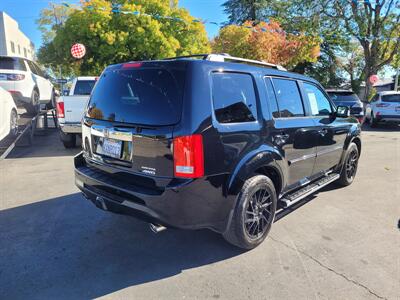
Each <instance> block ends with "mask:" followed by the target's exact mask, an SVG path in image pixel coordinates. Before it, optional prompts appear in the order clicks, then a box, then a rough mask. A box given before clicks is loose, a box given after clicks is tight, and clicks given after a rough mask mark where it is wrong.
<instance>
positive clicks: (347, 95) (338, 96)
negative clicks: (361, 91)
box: [328, 92, 360, 102]
mask: <svg viewBox="0 0 400 300" xmlns="http://www.w3.org/2000/svg"><path fill="white" fill-rule="evenodd" d="M328 95H329V96H330V97H331V99H332V100H333V101H349V102H358V101H360V99H359V98H358V96H357V95H356V94H354V93H353V92H340V93H335V92H329V93H328Z"/></svg>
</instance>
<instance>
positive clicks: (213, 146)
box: [75, 54, 361, 249]
mask: <svg viewBox="0 0 400 300" xmlns="http://www.w3.org/2000/svg"><path fill="white" fill-rule="evenodd" d="M82 122H83V124H82V133H83V136H82V138H83V152H82V153H80V154H78V155H77V156H76V157H75V175H76V185H77V186H78V187H79V188H80V189H81V190H82V192H83V193H84V195H85V197H86V198H87V199H89V200H91V201H92V202H93V203H94V204H95V205H96V206H97V207H99V208H101V209H104V210H107V211H111V212H115V213H123V214H129V215H133V216H136V217H138V218H141V219H144V220H146V221H148V222H150V223H151V226H152V228H153V230H155V231H159V230H162V229H164V228H165V227H175V228H184V229H198V228H209V229H212V230H214V231H216V232H219V233H221V234H223V236H224V237H225V238H226V239H227V240H228V241H229V242H231V243H232V244H234V245H236V246H238V247H241V248H245V249H251V248H254V247H255V246H257V245H259V244H260V243H261V242H262V241H263V240H264V239H265V237H266V235H267V234H268V232H269V230H270V228H271V225H272V223H273V221H274V217H275V213H276V212H277V211H278V210H282V209H285V208H287V207H289V206H291V205H293V204H294V203H296V202H297V201H299V200H301V199H303V198H305V197H306V196H308V195H310V194H311V193H314V192H315V191H317V190H319V189H321V188H322V187H324V186H326V185H328V184H329V183H331V182H334V181H337V182H338V183H339V184H341V185H349V184H351V183H352V181H353V180H354V177H355V175H356V171H357V163H358V158H359V155H360V153H361V139H360V125H359V123H358V122H357V120H356V119H354V118H352V117H350V116H349V109H348V108H347V107H337V108H336V107H335V105H334V104H333V103H331V101H330V100H329V97H328V95H327V94H326V93H325V92H324V90H323V88H322V87H321V85H320V84H319V83H318V82H317V81H315V80H313V79H311V78H308V77H305V76H301V75H298V74H294V73H289V72H286V71H284V69H283V70H282V67H279V66H276V65H271V64H267V63H263V62H258V61H251V60H246V59H240V58H234V57H230V56H228V55H218V54H210V55H199V56H193V57H180V58H173V59H167V60H157V61H143V62H129V63H123V64H118V65H111V66H109V67H107V68H106V69H105V70H104V72H103V73H102V75H101V77H100V79H99V80H98V82H97V84H96V86H95V88H94V90H93V93H92V95H91V99H90V101H89V103H88V107H87V109H86V112H85V116H84V118H83V121H82Z"/></svg>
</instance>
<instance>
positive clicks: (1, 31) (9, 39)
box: [0, 11, 35, 60]
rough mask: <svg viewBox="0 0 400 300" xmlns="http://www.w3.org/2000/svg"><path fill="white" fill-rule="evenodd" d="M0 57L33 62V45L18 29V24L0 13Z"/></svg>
mask: <svg viewBox="0 0 400 300" xmlns="http://www.w3.org/2000/svg"><path fill="white" fill-rule="evenodd" d="M0 55H8V56H20V57H25V58H28V59H31V60H35V45H34V44H33V43H32V41H31V40H30V39H29V38H28V37H27V36H26V35H25V34H24V33H23V32H22V31H21V30H20V29H19V26H18V22H17V21H15V20H14V19H13V18H11V17H10V16H9V15H7V14H6V13H5V12H2V11H0Z"/></svg>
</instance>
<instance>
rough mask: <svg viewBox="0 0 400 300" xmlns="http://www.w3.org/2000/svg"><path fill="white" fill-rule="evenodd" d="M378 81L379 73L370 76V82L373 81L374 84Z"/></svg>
mask: <svg viewBox="0 0 400 300" xmlns="http://www.w3.org/2000/svg"><path fill="white" fill-rule="evenodd" d="M378 81H379V77H378V75H371V76H370V77H369V82H370V83H372V84H375V83H377V82H378Z"/></svg>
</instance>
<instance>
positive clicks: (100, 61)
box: [38, 0, 210, 75]
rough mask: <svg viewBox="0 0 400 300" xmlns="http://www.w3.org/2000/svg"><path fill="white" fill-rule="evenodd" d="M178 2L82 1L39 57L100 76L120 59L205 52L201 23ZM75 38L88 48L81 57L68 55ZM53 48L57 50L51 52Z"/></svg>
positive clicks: (42, 60)
mask: <svg viewBox="0 0 400 300" xmlns="http://www.w3.org/2000/svg"><path fill="white" fill-rule="evenodd" d="M177 2H178V1H176V0H175V1H173V2H172V3H170V1H165V0H137V1H135V2H134V3H132V1H129V0H119V1H112V2H111V1H107V0H91V1H85V2H83V3H82V7H81V9H79V10H76V11H74V12H73V13H72V14H71V15H70V16H69V17H68V19H67V20H66V22H65V23H64V25H63V26H62V27H60V28H58V29H57V31H56V36H55V38H54V39H53V40H52V41H51V42H49V43H46V44H45V45H44V46H43V47H42V48H41V49H40V50H39V55H38V57H39V60H40V61H41V62H43V63H45V64H46V63H47V64H61V65H62V66H63V68H67V69H68V70H69V71H70V72H74V73H75V74H77V75H78V74H99V73H100V72H101V71H102V70H103V69H104V67H105V66H107V65H109V64H113V63H118V62H122V61H129V60H147V59H159V58H166V57H173V56H180V55H189V54H196V53H205V52H209V51H210V46H209V41H208V38H207V34H206V31H205V29H204V25H203V24H201V23H199V22H193V20H194V18H193V17H192V16H190V14H189V13H188V11H187V10H185V9H182V8H179V7H178V5H177ZM116 6H117V7H118V8H119V9H120V10H121V11H124V12H140V13H139V14H133V13H121V12H115V11H113V9H115V7H116ZM165 17H168V18H165ZM173 18H179V19H180V20H178V19H173ZM181 20H183V21H181ZM77 42H79V43H82V44H84V45H85V46H86V50H87V54H86V56H85V57H84V58H83V59H81V60H75V59H73V58H72V56H71V55H70V48H71V46H72V45H73V44H74V43H77ZM52 49H57V50H58V51H57V52H56V53H52V54H50V53H51V52H52Z"/></svg>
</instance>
